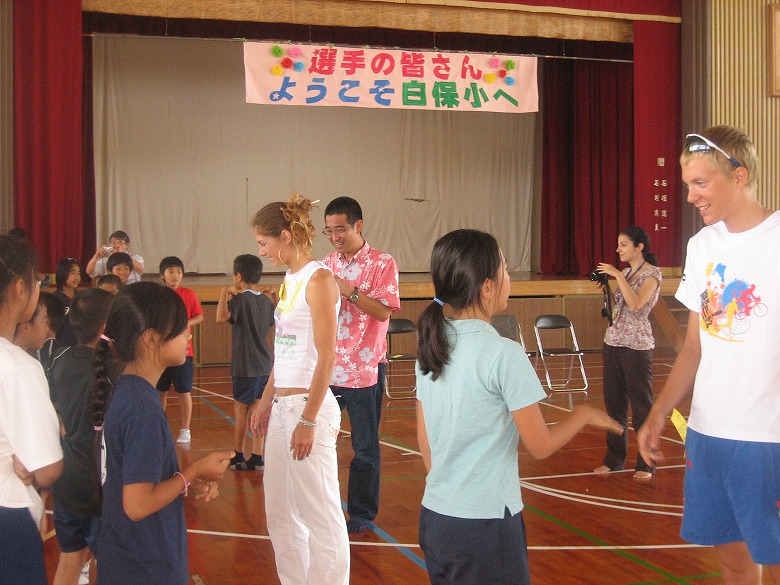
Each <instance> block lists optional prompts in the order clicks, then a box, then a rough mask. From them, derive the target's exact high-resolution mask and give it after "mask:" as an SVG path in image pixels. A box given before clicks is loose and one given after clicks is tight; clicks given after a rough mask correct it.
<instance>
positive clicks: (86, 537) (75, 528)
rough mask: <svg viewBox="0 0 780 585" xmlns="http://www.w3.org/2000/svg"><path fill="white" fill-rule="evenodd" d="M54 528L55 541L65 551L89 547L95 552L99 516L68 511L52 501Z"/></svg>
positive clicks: (69, 551)
mask: <svg viewBox="0 0 780 585" xmlns="http://www.w3.org/2000/svg"><path fill="white" fill-rule="evenodd" d="M54 530H55V531H56V533H57V542H59V543H60V549H61V550H62V552H65V553H72V552H78V551H80V550H83V549H85V548H86V547H89V550H91V551H92V554H93V555H94V554H95V550H96V548H95V545H96V544H97V539H98V535H99V534H100V516H82V515H80V514H74V513H73V512H69V511H68V510H66V509H65V508H64V507H63V506H61V505H60V504H58V503H57V501H56V500H55V501H54Z"/></svg>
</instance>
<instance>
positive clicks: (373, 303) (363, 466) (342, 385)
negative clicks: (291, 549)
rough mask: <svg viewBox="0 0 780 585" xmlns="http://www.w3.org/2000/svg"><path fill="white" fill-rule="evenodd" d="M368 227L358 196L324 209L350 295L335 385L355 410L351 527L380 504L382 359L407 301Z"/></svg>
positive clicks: (344, 291)
mask: <svg viewBox="0 0 780 585" xmlns="http://www.w3.org/2000/svg"><path fill="white" fill-rule="evenodd" d="M362 232H363V210H362V209H361V208H360V204H359V203H358V202H357V201H355V200H354V199H352V198H351V197H337V198H336V199H334V200H333V201H331V202H330V203H329V204H328V206H327V207H326V208H325V229H324V230H323V231H322V233H323V234H324V235H325V236H326V237H327V238H328V239H329V240H330V243H331V244H333V247H334V248H335V252H332V253H331V254H328V256H326V257H325V259H324V260H323V262H324V263H325V265H326V266H328V267H329V268H330V269H331V270H332V271H333V274H334V275H335V276H336V282H337V283H338V285H339V291H340V292H341V296H342V297H343V298H342V300H341V312H340V313H339V322H338V336H337V341H336V369H335V370H334V372H333V379H332V380H331V389H332V390H333V393H334V394H335V395H336V398H337V399H338V401H339V405H340V406H341V409H342V410H344V409H345V408H346V409H347V412H348V413H349V421H350V425H351V427H352V448H353V449H354V451H355V456H354V458H353V459H352V462H351V463H350V466H349V486H348V488H347V512H348V513H349V520H348V521H347V530H348V531H349V532H363V531H364V530H367V529H369V528H370V527H371V522H372V521H373V520H374V518H375V517H376V514H377V511H378V510H379V465H380V460H379V419H380V417H381V414H382V395H383V391H384V370H385V365H386V364H384V363H380V361H381V360H382V359H383V358H384V356H385V352H386V350H387V338H386V335H387V327H388V325H389V323H390V315H391V314H392V313H394V312H395V311H397V310H398V309H399V308H400V306H401V302H400V299H399V296H398V266H397V265H396V263H395V260H394V259H393V257H392V256H390V254H386V253H384V252H380V251H379V250H376V249H374V248H372V247H371V246H370V245H369V244H368V243H367V242H366V241H365V239H363V234H362Z"/></svg>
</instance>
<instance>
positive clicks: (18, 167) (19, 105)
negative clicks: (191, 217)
mask: <svg viewBox="0 0 780 585" xmlns="http://www.w3.org/2000/svg"><path fill="white" fill-rule="evenodd" d="M13 18H14V152H15V158H14V179H15V181H14V223H15V224H16V225H17V226H19V227H22V228H24V229H25V230H26V231H27V235H28V238H29V239H30V241H31V242H32V244H33V245H34V246H35V247H36V248H37V250H38V252H39V254H40V259H41V268H42V269H43V270H45V271H52V270H53V269H54V267H55V265H56V263H57V261H58V260H59V259H60V258H62V257H65V256H74V255H78V254H80V253H81V252H82V249H83V243H84V240H83V234H84V229H83V226H84V208H85V205H84V197H83V193H82V161H81V157H82V140H81V131H82V128H81V106H82V104H81V98H82V94H81V92H82V83H81V82H82V73H81V67H82V44H81V1H80V0H28V1H25V2H21V1H19V0H17V1H15V2H14V15H13Z"/></svg>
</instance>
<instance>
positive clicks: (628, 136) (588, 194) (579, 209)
mask: <svg viewBox="0 0 780 585" xmlns="http://www.w3.org/2000/svg"><path fill="white" fill-rule="evenodd" d="M542 87H543V90H542V92H541V93H542V96H543V100H544V101H543V108H544V109H543V111H544V113H545V115H544V116H543V134H544V141H543V149H544V152H543V162H542V166H543V169H544V176H543V178H542V243H541V261H540V267H541V272H543V273H547V274H578V275H585V274H587V273H588V272H590V271H591V270H592V268H593V267H594V266H595V264H597V263H599V262H609V263H611V264H614V263H615V262H616V261H617V256H616V253H615V248H616V241H617V236H618V233H619V232H620V230H621V229H623V228H624V227H626V226H628V225H630V224H631V222H632V219H633V213H632V209H633V163H632V161H633V143H634V141H633V107H634V106H633V102H634V100H633V67H632V66H631V64H630V63H619V62H608V61H587V60H581V61H565V60H555V59H549V60H546V61H545V62H544V70H543V83H542ZM556 114H557V115H556Z"/></svg>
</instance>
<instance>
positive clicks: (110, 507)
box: [93, 282, 234, 585]
mask: <svg viewBox="0 0 780 585" xmlns="http://www.w3.org/2000/svg"><path fill="white" fill-rule="evenodd" d="M187 339H188V333H187V310H186V308H185V306H184V302H183V301H182V300H181V298H180V297H179V295H177V294H176V293H175V292H174V291H173V289H170V288H168V287H165V286H162V285H160V284H157V283H153V282H137V283H133V284H131V285H129V286H127V287H125V288H123V289H122V290H121V291H120V292H119V294H118V295H117V296H116V298H115V299H114V302H113V304H112V305H111V311H110V313H109V315H108V320H107V321H106V328H105V332H104V333H103V335H101V340H100V341H99V342H98V345H97V348H96V351H95V379H96V381H95V390H94V395H93V423H94V426H95V430H98V431H100V430H102V431H103V441H102V454H101V466H102V484H103V516H102V522H101V527H100V538H99V540H98V552H97V555H96V556H97V558H98V559H99V565H98V579H99V581H100V582H101V583H111V584H112V585H123V584H128V585H130V584H134V583H171V584H178V585H186V584H187V583H189V580H190V573H189V566H188V561H187V527H186V525H185V522H184V496H186V495H187V493H188V489H189V487H190V484H191V483H193V484H195V486H194V487H195V488H196V489H197V490H198V492H199V495H197V496H196V497H197V498H203V499H204V500H206V501H209V500H211V499H213V498H215V497H216V496H217V494H218V493H219V491H218V488H217V484H216V480H218V479H219V478H220V477H222V474H223V473H224V472H225V469H226V468H227V465H228V461H229V460H230V458H231V457H232V456H233V455H234V453H233V452H221V453H219V452H218V453H211V454H209V455H207V456H205V457H203V458H202V459H199V460H197V461H195V462H194V463H192V464H190V465H189V466H188V467H186V468H185V469H184V470H180V469H179V462H178V459H177V457H176V449H175V447H174V444H173V436H172V434H171V429H170V427H169V426H168V419H167V418H166V416H165V411H164V410H163V409H162V405H161V404H160V397H159V396H158V392H157V390H156V388H155V384H156V383H157V381H158V380H159V378H160V376H161V375H162V373H163V370H165V368H167V367H169V366H177V365H181V364H183V363H184V358H185V356H186V353H187ZM114 363H119V364H120V365H121V367H122V374H121V375H120V376H119V377H117V378H116V379H112V376H110V374H109V372H110V371H112V370H113V368H112V367H111V366H112V364H114Z"/></svg>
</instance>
